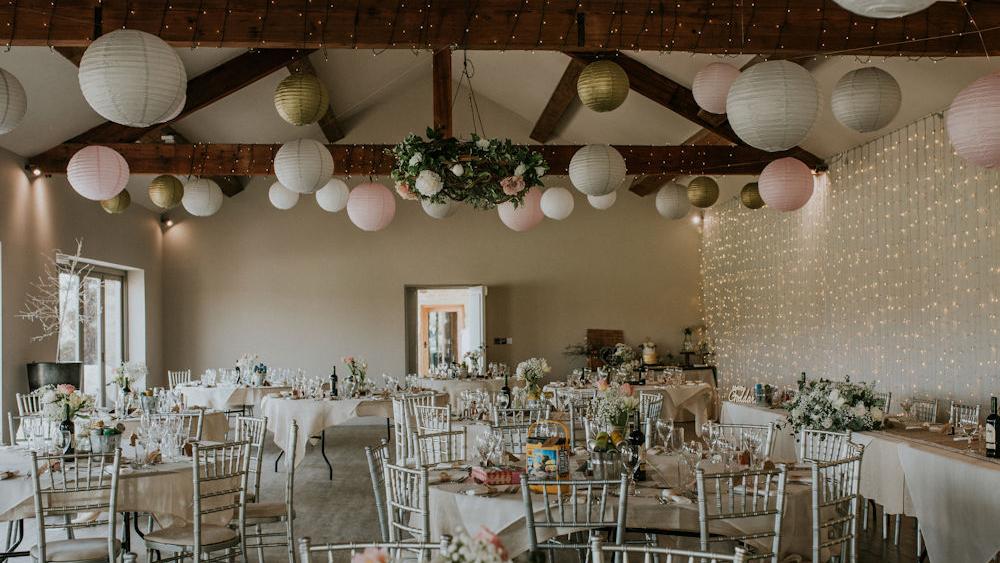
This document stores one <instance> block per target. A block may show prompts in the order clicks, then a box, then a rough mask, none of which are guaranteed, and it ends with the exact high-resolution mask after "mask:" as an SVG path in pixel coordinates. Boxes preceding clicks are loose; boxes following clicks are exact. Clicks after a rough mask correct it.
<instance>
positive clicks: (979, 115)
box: [945, 73, 1000, 168]
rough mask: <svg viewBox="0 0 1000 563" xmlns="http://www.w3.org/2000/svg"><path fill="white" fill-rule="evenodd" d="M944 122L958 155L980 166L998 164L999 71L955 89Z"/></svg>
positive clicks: (999, 160) (999, 134) (999, 122)
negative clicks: (963, 87)
mask: <svg viewBox="0 0 1000 563" xmlns="http://www.w3.org/2000/svg"><path fill="white" fill-rule="evenodd" d="M945 126H946V127H947V128H948V137H949V138H951V145H952V146H953V147H955V152H956V153H958V156H960V157H962V159H964V160H966V161H968V162H971V163H973V164H978V165H979V166H982V167H984V168H994V167H996V166H1000V73H995V74H990V75H989V76H984V77H982V78H980V79H979V80H976V81H975V82H973V83H972V84H970V85H968V86H966V87H965V89H964V90H962V91H961V92H959V93H958V95H957V96H955V100H954V101H953V102H951V107H950V108H948V113H947V114H946V115H945Z"/></svg>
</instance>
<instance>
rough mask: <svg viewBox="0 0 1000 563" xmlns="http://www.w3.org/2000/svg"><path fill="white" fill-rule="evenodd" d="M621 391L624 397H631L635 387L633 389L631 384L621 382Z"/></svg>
mask: <svg viewBox="0 0 1000 563" xmlns="http://www.w3.org/2000/svg"><path fill="white" fill-rule="evenodd" d="M621 392H622V395H625V396H626V397H631V396H632V395H633V394H635V389H633V388H632V386H631V385H629V384H628V383H622V385H621Z"/></svg>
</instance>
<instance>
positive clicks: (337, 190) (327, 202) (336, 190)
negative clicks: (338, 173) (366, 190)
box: [316, 178, 351, 213]
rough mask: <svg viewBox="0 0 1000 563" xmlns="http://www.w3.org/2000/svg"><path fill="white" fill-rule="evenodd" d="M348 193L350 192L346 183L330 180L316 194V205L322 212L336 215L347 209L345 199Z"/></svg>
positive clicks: (339, 180)
mask: <svg viewBox="0 0 1000 563" xmlns="http://www.w3.org/2000/svg"><path fill="white" fill-rule="evenodd" d="M350 193H351V190H350V188H348V187H347V183H345V182H344V181H343V180H341V179H340V178H330V181H329V182H327V183H326V185H325V186H323V187H322V188H320V190H319V191H318V192H316V203H318V204H319V206H320V207H321V208H322V209H323V211H329V212H330V213H336V212H338V211H340V210H341V209H343V208H345V207H347V198H348V197H349V196H350Z"/></svg>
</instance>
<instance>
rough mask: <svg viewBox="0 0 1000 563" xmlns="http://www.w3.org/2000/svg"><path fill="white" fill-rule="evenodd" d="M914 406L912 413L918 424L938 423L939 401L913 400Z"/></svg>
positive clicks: (911, 409)
mask: <svg viewBox="0 0 1000 563" xmlns="http://www.w3.org/2000/svg"><path fill="white" fill-rule="evenodd" d="M912 402H913V406H912V407H910V412H911V413H912V414H913V418H914V419H916V420H917V421H918V422H930V423H934V422H937V419H938V400H937V399H913V401H912Z"/></svg>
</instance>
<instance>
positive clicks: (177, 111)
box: [164, 95, 187, 121]
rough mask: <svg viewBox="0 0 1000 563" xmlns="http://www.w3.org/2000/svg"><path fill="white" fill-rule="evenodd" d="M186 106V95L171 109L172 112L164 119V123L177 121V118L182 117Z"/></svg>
mask: <svg viewBox="0 0 1000 563" xmlns="http://www.w3.org/2000/svg"><path fill="white" fill-rule="evenodd" d="M185 105H187V96H186V95H185V96H184V97H183V98H180V99H179V100H177V102H176V103H174V107H172V108H170V111H169V112H168V113H167V118H166V119H164V121H173V120H174V119H176V118H177V116H178V115H180V114H181V112H182V111H184V106H185Z"/></svg>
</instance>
